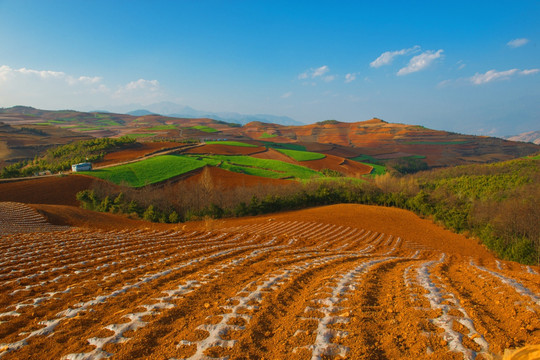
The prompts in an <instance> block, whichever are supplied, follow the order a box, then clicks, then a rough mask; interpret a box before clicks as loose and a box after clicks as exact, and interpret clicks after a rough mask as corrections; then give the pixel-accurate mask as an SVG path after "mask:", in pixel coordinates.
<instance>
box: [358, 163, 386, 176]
mask: <svg viewBox="0 0 540 360" xmlns="http://www.w3.org/2000/svg"><path fill="white" fill-rule="evenodd" d="M362 164H365V165H369V166H371V167H372V168H373V170H371V172H370V173H369V175H370V176H376V175H383V174H384V173H386V167H385V166H383V165H378V164H370V163H366V162H364V163H362Z"/></svg>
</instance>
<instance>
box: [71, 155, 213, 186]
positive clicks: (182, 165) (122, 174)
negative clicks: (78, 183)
mask: <svg viewBox="0 0 540 360" xmlns="http://www.w3.org/2000/svg"><path fill="white" fill-rule="evenodd" d="M205 165H206V163H205V162H204V161H199V160H196V159H194V158H192V157H187V156H181V155H163V156H156V157H153V158H150V159H146V160H142V161H138V162H135V163H131V164H124V165H119V166H114V167H110V168H105V169H98V170H93V171H85V172H81V174H85V175H91V176H95V177H98V178H100V179H103V180H107V181H111V182H113V183H115V184H122V183H126V184H128V185H129V186H133V187H141V186H145V185H149V184H154V183H157V182H160V181H164V180H167V179H170V178H172V177H175V176H178V175H182V174H185V173H187V172H189V171H192V170H195V169H198V168H200V167H203V166H205Z"/></svg>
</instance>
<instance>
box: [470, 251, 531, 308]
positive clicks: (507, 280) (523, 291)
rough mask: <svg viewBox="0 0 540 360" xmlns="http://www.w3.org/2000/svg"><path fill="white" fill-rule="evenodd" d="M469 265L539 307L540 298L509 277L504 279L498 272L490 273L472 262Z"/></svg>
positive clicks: (490, 271)
mask: <svg viewBox="0 0 540 360" xmlns="http://www.w3.org/2000/svg"><path fill="white" fill-rule="evenodd" d="M470 265H471V266H474V267H475V268H477V269H479V270H482V271H484V272H486V273H488V274H491V275H493V276H494V277H496V278H497V279H499V280H500V281H501V282H502V283H504V284H506V285H508V286H510V287H512V288H513V289H514V290H515V291H516V292H517V293H518V294H520V295H523V296H528V297H530V298H531V300H532V301H533V302H534V303H535V304H536V305H539V306H540V297H539V296H538V295H537V294H535V293H534V292H532V291H531V290H530V289H528V288H526V287H525V286H523V284H521V283H519V282H518V281H516V280H514V279H511V278H509V277H506V276H504V275H502V274H499V273H498V272H495V271H492V270H489V269H486V268H485V267H483V266H480V265H476V264H475V263H474V261H472V260H471V261H470Z"/></svg>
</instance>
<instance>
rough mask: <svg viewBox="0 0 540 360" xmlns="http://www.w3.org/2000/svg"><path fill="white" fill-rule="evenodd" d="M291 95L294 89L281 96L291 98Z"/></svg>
mask: <svg viewBox="0 0 540 360" xmlns="http://www.w3.org/2000/svg"><path fill="white" fill-rule="evenodd" d="M291 95H292V91H288V92H286V93H285V94H283V95H281V98H283V99H287V98H290V97H291Z"/></svg>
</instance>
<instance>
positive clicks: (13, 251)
mask: <svg viewBox="0 0 540 360" xmlns="http://www.w3.org/2000/svg"><path fill="white" fill-rule="evenodd" d="M41 208H42V209H49V210H48V211H53V209H54V207H51V206H49V207H47V206H45V207H43V206H42V207H41ZM77 211H81V214H82V210H80V209H78V210H77ZM62 213H63V214H66V213H67V211H64V210H62ZM329 213H331V214H332V217H329V216H328V214H329ZM85 214H90V213H89V212H85ZM100 216H103V217H104V216H105V215H103V214H102V215H100ZM48 217H49V218H51V216H50V214H49V215H48ZM82 221H83V219H82V218H81V216H80V214H79V215H78V216H74V217H73V219H72V222H71V225H78V222H82ZM85 221H88V219H85ZM141 224H142V223H141ZM117 226H118V227H117V228H116V229H110V228H109V229H108V230H99V227H100V224H99V223H96V224H95V226H94V227H93V229H92V228H80V227H74V226H71V227H66V226H65V224H63V226H60V225H52V224H49V223H47V222H46V221H45V218H44V217H42V216H41V215H40V214H39V213H37V212H36V211H35V210H33V209H32V208H30V207H29V206H26V205H22V204H18V203H0V234H1V236H2V242H1V243H0V248H1V255H0V263H1V264H2V266H1V267H0V288H1V289H2V291H1V292H0V307H1V308H0V321H1V322H0V357H1V358H2V359H45V358H46V359H100V358H104V357H109V356H113V357H114V358H115V359H224V358H227V357H228V358H229V359H333V358H351V359H385V358H393V359H395V358H418V359H424V358H426V359H428V358H437V359H454V358H465V359H472V358H475V357H476V358H477V359H482V358H484V359H485V358H488V354H490V353H495V354H501V353H502V352H503V351H504V349H508V348H513V347H521V346H524V345H527V344H537V343H539V341H540V320H539V312H540V275H539V274H538V273H539V271H540V269H539V268H538V267H526V266H521V265H519V264H516V263H510V262H503V261H498V260H496V259H495V258H494V257H493V256H492V255H491V254H490V253H488V252H487V251H486V250H485V249H484V248H483V247H481V246H480V245H478V244H476V243H475V242H474V241H472V240H470V239H466V238H464V237H463V236H460V235H456V234H452V233H450V232H448V231H445V230H442V229H440V228H439V227H437V226H436V225H434V224H433V223H431V222H429V221H427V220H422V219H420V218H418V217H416V216H414V215H413V214H411V213H409V212H406V211H403V210H397V209H388V208H382V209H381V208H377V207H369V206H361V205H337V206H331V207H324V208H315V209H310V210H305V211H297V212H289V213H283V214H276V215H272V216H265V217H254V218H246V219H235V220H227V221H225V220H222V221H214V222H201V223H186V224H181V225H178V226H172V225H171V226H166V225H153V224H147V225H146V226H145V225H144V224H142V225H141V226H140V227H138V228H136V227H129V228H123V227H122V226H121V224H119V225H117Z"/></svg>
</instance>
